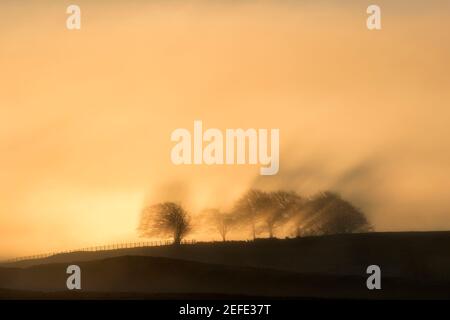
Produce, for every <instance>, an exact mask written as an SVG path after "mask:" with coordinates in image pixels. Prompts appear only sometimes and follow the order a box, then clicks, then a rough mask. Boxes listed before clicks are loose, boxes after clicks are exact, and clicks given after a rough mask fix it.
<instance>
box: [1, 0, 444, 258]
mask: <svg viewBox="0 0 450 320" xmlns="http://www.w3.org/2000/svg"><path fill="white" fill-rule="evenodd" d="M79 2H80V3H79V5H80V6H81V8H82V10H83V12H84V13H83V16H84V17H86V20H83V27H82V30H80V32H78V33H67V30H66V29H65V28H64V23H63V21H64V17H65V16H64V12H65V7H64V4H55V3H52V2H48V3H47V4H45V5H43V6H38V5H37V4H26V5H25V4H23V5H21V6H19V5H17V4H15V3H13V2H4V3H2V4H1V5H0V8H1V10H0V21H1V24H2V31H1V37H0V47H1V48H2V51H1V53H0V57H1V58H0V68H1V70H2V75H1V76H0V86H1V87H2V91H1V92H0V105H1V108H0V150H1V154H2V160H1V164H2V165H1V167H0V176H1V177H2V178H1V180H0V194H1V202H0V234H2V242H1V243H0V256H13V255H25V254H33V253H40V252H46V251H52V250H64V249H67V248H77V247H84V246H92V245H97V244H105V243H112V242H120V241H132V240H134V239H136V238H137V234H136V227H137V223H138V219H139V214H140V211H141V210H142V208H143V207H144V206H145V205H146V204H149V203H155V202H161V201H165V200H170V201H178V202H181V203H183V205H184V206H186V208H187V209H188V210H189V211H190V212H191V213H192V214H193V215H194V216H195V214H197V213H198V212H200V211H201V210H202V209H204V208H209V207H217V208H221V209H223V210H228V209H229V207H230V206H231V204H232V203H233V201H235V200H236V199H237V198H238V197H239V196H240V195H241V194H242V193H243V192H245V191H246V190H248V189H249V188H261V189H264V190H276V189H286V190H295V191H297V192H299V193H301V194H305V195H312V194H315V193H317V192H319V191H322V190H332V191H336V192H339V193H340V194H342V196H343V197H344V198H345V199H348V200H349V201H351V202H352V203H353V204H355V205H356V206H357V207H359V208H360V209H361V210H362V211H363V212H364V213H366V214H367V216H368V217H369V219H370V221H371V222H372V223H373V224H374V226H375V229H376V230H377V231H388V230H442V229H449V228H450V216H449V209H450V200H449V198H448V196H447V193H448V191H447V190H449V187H450V182H449V181H450V179H449V176H450V161H449V160H450V126H449V120H448V119H450V111H449V108H448V105H449V102H450V90H449V89H450V78H449V75H450V64H449V62H448V57H449V56H450V43H449V42H448V41H445V39H449V38H450V26H449V24H450V17H449V14H448V12H450V11H448V10H442V6H445V5H446V4H445V3H441V2H440V1H431V2H429V3H428V4H427V10H425V11H424V13H423V14H421V13H422V11H421V10H422V9H423V8H421V7H420V6H419V5H417V4H416V3H415V2H414V3H413V5H411V6H409V7H407V8H406V7H405V8H401V7H399V4H398V3H396V4H395V5H394V4H392V5H391V4H389V3H388V2H385V1H382V2H381V3H380V5H382V6H383V10H384V11H383V12H384V13H383V19H384V20H383V30H382V31H381V32H379V33H373V32H369V31H368V30H367V29H366V28H365V17H366V13H365V8H364V6H361V5H360V4H356V3H354V2H351V1H350V2H348V3H347V5H346V6H343V7H339V6H337V5H336V4H335V3H334V2H330V3H328V2H327V1H323V2H320V3H317V4H314V5H312V4H308V3H309V2H301V1H300V2H299V3H294V2H291V1H286V2H282V4H279V3H278V2H271V1H267V2H261V3H252V2H245V3H244V4H239V5H238V4H234V2H227V3H224V2H222V1H217V2H213V4H207V3H206V2H202V1H198V2H196V1H194V2H188V3H187V4H180V3H179V2H177V1H173V2H170V4H163V3H160V2H155V3H152V4H145V3H141V2H139V1H137V2H133V5H132V6H128V5H127V4H126V2H125V1H116V2H114V4H108V7H106V6H105V4H102V3H100V2H96V1H89V2H88V1H79ZM208 3H209V2H208ZM330 4H331V5H330ZM61 13H63V15H62V16H61ZM412 21H414V24H413V23H411V22H412ZM197 119H199V120H202V121H203V123H204V125H205V127H213V128H219V129H221V130H224V129H227V128H243V129H246V128H279V129H280V171H279V173H278V174H277V175H275V176H273V177H271V176H264V177H263V176H260V175H259V166H251V165H242V166H225V165H224V166H206V165H204V166H195V165H190V166H189V165H186V166H183V165H182V166H175V165H173V164H172V163H171V161H170V150H171V148H172V146H173V143H172V142H171V141H170V133H171V132H172V131H173V130H174V129H176V128H186V127H190V126H191V125H192V123H193V121H194V120H197ZM194 236H195V237H196V238H197V239H218V235H216V234H215V235H214V236H213V235H211V234H210V233H208V232H206V233H202V232H201V231H200V230H199V231H198V233H197V234H194V235H193V237H194ZM235 236H236V237H238V236H239V237H241V236H242V237H243V236H244V235H240V234H239V235H238V234H237V235H235ZM214 237H216V238H214Z"/></svg>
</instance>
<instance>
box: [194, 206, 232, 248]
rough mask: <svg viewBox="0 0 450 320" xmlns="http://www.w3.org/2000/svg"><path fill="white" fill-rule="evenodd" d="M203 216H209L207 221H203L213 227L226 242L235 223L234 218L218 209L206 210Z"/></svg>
mask: <svg viewBox="0 0 450 320" xmlns="http://www.w3.org/2000/svg"><path fill="white" fill-rule="evenodd" d="M201 215H202V216H205V215H206V216H207V217H206V219H205V218H204V219H202V220H204V223H206V224H209V225H211V226H213V228H214V229H215V230H217V231H218V232H219V233H220V236H221V238H222V240H223V241H226V240H227V234H228V232H229V231H230V229H231V228H232V227H233V225H234V223H235V218H234V216H233V215H231V214H229V213H226V212H222V211H220V210H218V209H205V210H203V211H202V214H201Z"/></svg>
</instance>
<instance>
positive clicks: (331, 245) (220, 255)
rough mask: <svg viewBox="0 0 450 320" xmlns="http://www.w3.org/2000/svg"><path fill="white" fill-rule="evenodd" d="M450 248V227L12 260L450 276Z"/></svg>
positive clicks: (446, 279)
mask: <svg viewBox="0 0 450 320" xmlns="http://www.w3.org/2000/svg"><path fill="white" fill-rule="evenodd" d="M448 248H450V232H402V233H372V234H349V235H334V236H324V237H309V238H301V239H283V240H277V239H274V240H259V241H255V242H227V243H198V244H195V245H183V246H181V247H178V248H177V247H173V246H162V247H153V248H135V249H122V250H113V251H101V252H79V253H71V254H63V255H57V256H53V257H49V258H46V259H41V260H32V261H22V262H19V263H15V264H9V265H7V266H8V267H26V266H31V265H37V264H48V263H59V262H63V263H70V262H73V261H90V260H96V259H104V258H108V257H115V256H123V255H134V256H154V257H166V258H174V259H182V260H190V261H197V262H204V263H213V264H221V265H230V266H248V267H257V268H271V269H278V270H284V271H294V272H299V273H319V274H330V275H361V274H365V270H366V267H367V266H368V265H370V264H378V265H379V266H380V267H381V269H382V272H383V275H384V276H389V277H396V278H405V279H418V280H424V281H438V282H450V253H449V252H450V251H449V250H448Z"/></svg>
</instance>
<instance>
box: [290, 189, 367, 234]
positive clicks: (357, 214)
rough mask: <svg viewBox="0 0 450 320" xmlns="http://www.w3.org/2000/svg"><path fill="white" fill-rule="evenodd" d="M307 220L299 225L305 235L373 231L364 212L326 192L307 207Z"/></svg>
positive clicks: (312, 200)
mask: <svg viewBox="0 0 450 320" xmlns="http://www.w3.org/2000/svg"><path fill="white" fill-rule="evenodd" d="M305 212H306V213H305V215H304V216H305V219H304V220H303V221H302V223H301V224H300V225H299V227H300V230H299V231H300V233H301V234H303V235H319V234H337V233H352V232H366V231H371V230H372V229H373V227H372V225H371V224H370V223H369V222H368V220H367V218H366V216H365V215H364V213H363V212H362V211H360V210H359V209H357V208H355V207H354V206H353V205H352V204H351V203H349V202H348V201H345V200H343V199H342V198H341V197H340V196H339V195H338V194H336V193H332V192H324V193H320V194H319V195H317V196H315V197H313V198H312V199H310V200H309V201H308V203H307V204H306V205H305Z"/></svg>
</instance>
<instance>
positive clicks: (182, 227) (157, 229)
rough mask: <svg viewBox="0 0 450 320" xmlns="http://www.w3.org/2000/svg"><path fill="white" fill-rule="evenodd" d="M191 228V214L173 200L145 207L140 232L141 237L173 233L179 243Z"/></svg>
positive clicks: (176, 242)
mask: <svg viewBox="0 0 450 320" xmlns="http://www.w3.org/2000/svg"><path fill="white" fill-rule="evenodd" d="M190 230H191V223H190V217H189V214H188V213H187V212H186V210H184V209H183V207H181V205H179V204H176V203H173V202H164V203H158V204H156V205H153V206H149V207H146V208H144V210H142V213H141V220H140V223H139V227H138V232H139V235H140V236H141V237H154V236H168V235H172V237H173V243H174V244H176V245H178V244H180V243H181V240H182V239H183V238H184V237H185V236H186V235H187V234H188V233H189V231H190Z"/></svg>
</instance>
